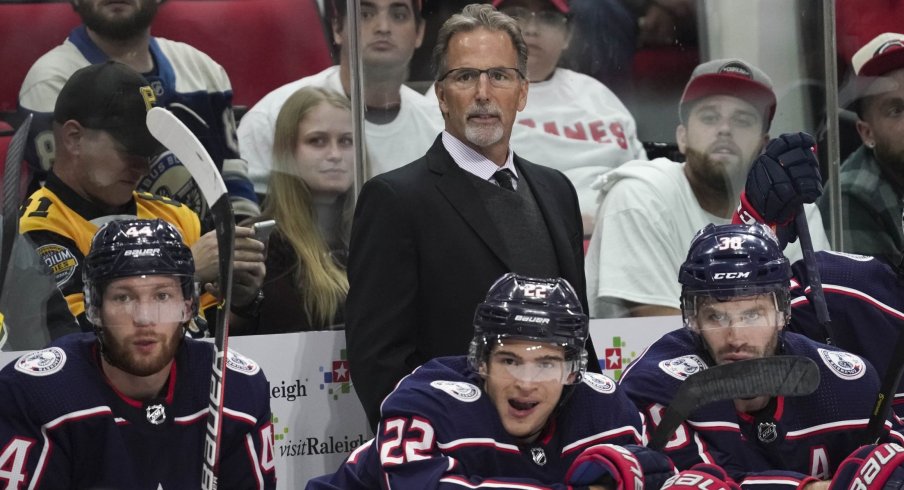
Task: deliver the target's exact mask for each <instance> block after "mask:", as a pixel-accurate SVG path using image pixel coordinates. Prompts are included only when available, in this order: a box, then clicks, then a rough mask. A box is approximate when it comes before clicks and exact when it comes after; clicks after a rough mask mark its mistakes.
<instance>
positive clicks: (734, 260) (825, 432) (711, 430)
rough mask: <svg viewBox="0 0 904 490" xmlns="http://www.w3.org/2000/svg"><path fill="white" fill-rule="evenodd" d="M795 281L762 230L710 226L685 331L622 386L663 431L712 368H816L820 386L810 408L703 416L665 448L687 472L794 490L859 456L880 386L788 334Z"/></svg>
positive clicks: (863, 369)
mask: <svg viewBox="0 0 904 490" xmlns="http://www.w3.org/2000/svg"><path fill="white" fill-rule="evenodd" d="M790 278H791V267H790V264H789V262H788V259H787V258H785V257H784V256H783V255H782V250H781V248H780V247H779V244H778V241H777V239H776V238H775V236H774V235H773V233H772V232H771V231H770V230H769V229H768V228H766V227H765V226H763V225H759V224H754V225H737V224H729V225H707V226H706V227H705V228H703V229H702V230H701V231H700V232H699V233H698V234H697V236H696V237H695V238H694V240H693V242H692V243H691V245H690V250H689V252H688V254H687V259H686V260H685V262H684V264H683V265H682V266H681V269H680V272H679V281H680V283H681V285H682V290H681V311H682V316H683V318H684V323H685V328H682V329H679V330H676V331H674V332H671V333H669V334H666V335H665V336H663V337H662V338H661V339H659V340H658V341H656V342H655V343H654V344H653V345H651V346H650V347H649V348H648V349H647V351H646V352H644V354H642V355H641V356H640V357H639V358H638V359H637V360H636V361H634V363H633V364H631V366H630V367H628V369H627V370H626V372H625V374H624V376H623V378H622V381H621V387H622V388H623V389H625V390H626V391H627V394H628V396H629V397H630V398H631V399H632V400H633V401H634V403H635V404H636V405H637V407H638V408H639V409H641V410H642V411H643V412H644V413H645V415H646V416H647V418H646V420H647V421H648V422H651V423H652V424H653V425H654V426H655V425H656V424H657V423H658V421H659V420H660V419H661V417H662V413H663V409H664V407H666V406H668V405H669V403H670V402H671V400H672V397H673V396H674V394H675V391H676V390H677V389H678V387H679V386H680V385H681V383H682V381H683V380H684V379H686V378H687V377H688V376H690V375H691V374H693V373H695V372H697V371H700V370H702V369H707V368H708V367H709V366H713V365H722V364H727V363H731V362H735V361H740V360H744V359H751V358H759V357H766V356H772V355H777V354H788V355H800V356H806V357H809V358H811V359H813V360H814V361H815V362H816V364H817V365H818V366H819V369H820V384H819V388H818V389H817V391H816V392H815V393H813V394H811V395H808V396H802V397H788V398H785V397H775V398H770V397H768V396H763V397H756V398H751V399H736V400H726V401H722V402H716V403H712V404H710V405H707V406H704V407H703V408H701V409H699V410H697V411H695V412H694V413H693V414H692V415H691V417H690V418H689V419H688V420H687V421H686V422H685V423H684V424H682V425H681V427H680V428H679V429H678V430H677V431H676V434H675V435H674V436H673V438H672V439H671V440H670V441H669V443H668V444H667V446H666V448H665V451H666V454H667V455H669V456H670V457H671V458H672V460H673V461H674V462H675V465H676V466H677V467H678V468H680V469H688V468H690V467H692V466H694V465H695V464H697V463H710V464H716V465H719V466H721V467H722V468H724V469H725V470H726V471H727V473H728V475H730V477H731V478H733V479H734V480H735V481H736V482H738V483H740V484H741V486H742V487H747V486H750V487H749V488H764V485H766V486H770V485H771V486H774V488H788V489H793V488H796V487H798V485H806V484H808V483H810V480H813V482H812V483H813V484H814V485H816V484H818V483H819V482H816V481H815V480H817V479H819V480H828V479H829V478H830V477H831V476H832V475H833V474H834V473H835V470H836V468H837V467H838V465H839V463H841V461H842V460H844V459H845V458H846V457H847V456H848V455H849V454H850V453H851V452H853V451H854V450H855V449H857V448H858V447H859V445H860V441H861V440H862V438H863V431H862V430H861V429H863V428H865V427H866V419H867V417H868V416H869V413H870V410H871V408H872V404H873V400H874V399H875V393H876V391H877V389H878V386H879V380H878V376H877V374H876V372H875V370H874V369H873V367H872V365H870V364H869V363H868V362H867V361H866V360H864V359H862V358H860V357H858V356H856V355H854V354H851V353H848V352H845V351H841V350H839V349H837V348H834V347H830V346H828V345H824V344H819V343H816V342H814V341H812V340H810V339H808V338H807V337H804V336H802V335H798V334H795V333H790V332H785V331H784V329H783V328H784V326H785V324H786V323H787V321H788V318H789V315H790V305H789V292H788V284H789V279H790ZM897 437H900V436H897ZM753 485H756V487H753Z"/></svg>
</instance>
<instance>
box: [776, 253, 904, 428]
mask: <svg viewBox="0 0 904 490" xmlns="http://www.w3.org/2000/svg"><path fill="white" fill-rule="evenodd" d="M816 263H817V264H818V266H819V275H820V278H821V279H822V289H823V291H824V293H825V297H826V305H827V306H828V309H829V316H830V317H831V319H832V322H831V326H832V332H833V335H834V338H833V339H832V343H833V345H836V346H838V347H840V348H842V349H845V350H847V351H850V352H853V353H854V354H858V355H861V356H863V357H865V358H867V359H869V361H870V362H871V363H872V364H873V366H875V367H876V370H877V372H878V373H879V376H880V377H881V376H884V375H885V372H886V371H887V369H888V366H889V363H890V361H891V360H892V358H893V357H894V352H892V349H893V347H894V345H895V341H896V340H897V338H898V335H900V334H901V332H904V278H901V277H899V276H898V272H897V271H896V270H895V269H894V268H893V267H891V266H889V265H888V264H886V263H885V262H883V261H882V260H879V259H876V258H873V257H867V256H864V255H851V254H843V253H839V252H817V253H816ZM793 270H794V278H793V280H792V283H791V323H790V325H788V327H787V328H788V329H789V330H791V331H792V332H797V333H801V334H803V335H806V336H807V337H810V338H811V339H814V340H817V341H819V342H825V341H826V338H827V337H828V334H827V332H826V330H825V328H823V327H822V326H821V325H820V324H819V322H818V321H817V319H816V311H815V310H814V309H813V305H812V304H811V303H810V301H809V300H808V299H807V297H806V296H805V295H804V292H805V288H807V286H808V285H809V281H808V280H807V269H806V265H805V264H804V263H803V261H798V262H796V263H795V264H794V265H793ZM893 406H894V409H895V412H896V413H897V416H898V417H904V380H902V383H901V384H900V385H899V386H898V393H897V395H895V403H894V405H893Z"/></svg>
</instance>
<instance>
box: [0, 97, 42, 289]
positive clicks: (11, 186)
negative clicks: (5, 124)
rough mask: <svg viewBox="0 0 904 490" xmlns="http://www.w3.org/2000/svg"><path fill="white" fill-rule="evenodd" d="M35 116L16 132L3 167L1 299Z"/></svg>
mask: <svg viewBox="0 0 904 490" xmlns="http://www.w3.org/2000/svg"><path fill="white" fill-rule="evenodd" d="M33 117H34V115H33V114H29V115H28V117H26V118H25V121H23V122H22V125H21V126H19V129H17V130H16V134H14V135H13V139H12V141H10V143H9V148H8V149H7V151H6V163H5V164H4V166H3V238H2V241H0V298H2V297H3V286H5V285H6V273H7V271H9V260H10V257H11V256H12V252H13V245H14V244H15V243H16V236H18V235H19V205H20V204H22V196H21V195H20V194H19V190H20V187H21V186H20V182H19V180H20V179H19V175H20V169H21V168H22V160H23V159H24V157H25V140H26V139H28V129H29V128H30V127H31V120H32V118H33Z"/></svg>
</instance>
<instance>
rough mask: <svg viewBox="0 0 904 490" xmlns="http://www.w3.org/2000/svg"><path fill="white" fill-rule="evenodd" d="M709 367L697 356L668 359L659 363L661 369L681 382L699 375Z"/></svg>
mask: <svg viewBox="0 0 904 490" xmlns="http://www.w3.org/2000/svg"><path fill="white" fill-rule="evenodd" d="M707 367H709V366H707V365H706V363H705V362H703V359H701V358H700V356H698V355H696V354H691V355H687V356H681V357H675V358H672V359H666V360H664V361H661V362H660V363H659V369H662V370H663V371H665V373H666V374H668V375H669V376H671V377H673V378H675V379H677V380H679V381H684V380H686V379H687V378H688V376H690V375H692V374H695V373H699V372H700V371H703V370H704V369H706V368H707Z"/></svg>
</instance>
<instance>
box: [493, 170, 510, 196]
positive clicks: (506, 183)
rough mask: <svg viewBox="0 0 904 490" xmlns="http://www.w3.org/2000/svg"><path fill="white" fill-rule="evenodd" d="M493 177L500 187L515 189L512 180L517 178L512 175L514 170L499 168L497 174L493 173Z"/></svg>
mask: <svg viewBox="0 0 904 490" xmlns="http://www.w3.org/2000/svg"><path fill="white" fill-rule="evenodd" d="M493 178H494V179H496V183H497V184H498V185H499V187H502V188H503V189H508V190H510V191H514V190H515V186H514V185H513V184H512V180H513V179H514V178H515V177H514V176H513V175H512V171H511V170H509V169H507V168H504V169H502V170H497V171H496V173H495V174H493Z"/></svg>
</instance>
